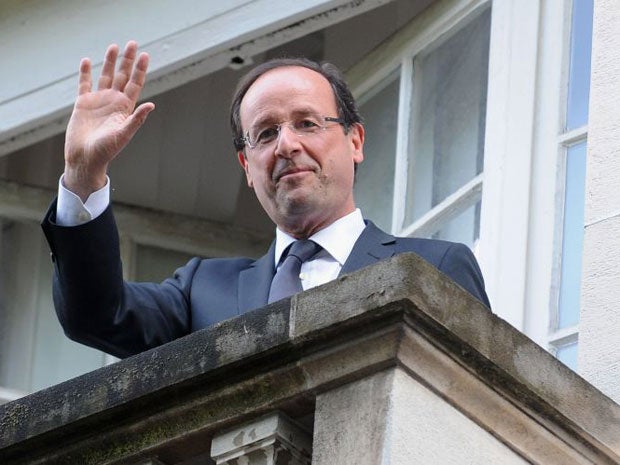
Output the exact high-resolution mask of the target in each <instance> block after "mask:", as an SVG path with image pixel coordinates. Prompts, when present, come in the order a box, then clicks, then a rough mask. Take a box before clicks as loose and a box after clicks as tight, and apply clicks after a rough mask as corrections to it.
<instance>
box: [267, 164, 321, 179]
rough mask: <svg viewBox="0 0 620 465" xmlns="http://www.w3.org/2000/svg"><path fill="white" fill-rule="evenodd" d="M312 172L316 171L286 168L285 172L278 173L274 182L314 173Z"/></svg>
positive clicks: (304, 168) (302, 168)
mask: <svg viewBox="0 0 620 465" xmlns="http://www.w3.org/2000/svg"><path fill="white" fill-rule="evenodd" d="M312 171H314V170H313V169H311V168H309V167H290V168H286V169H283V170H281V171H279V172H277V173H276V175H275V176H274V180H275V181H276V182H278V181H280V180H281V179H282V178H286V177H292V176H295V175H298V174H302V173H308V172H312Z"/></svg>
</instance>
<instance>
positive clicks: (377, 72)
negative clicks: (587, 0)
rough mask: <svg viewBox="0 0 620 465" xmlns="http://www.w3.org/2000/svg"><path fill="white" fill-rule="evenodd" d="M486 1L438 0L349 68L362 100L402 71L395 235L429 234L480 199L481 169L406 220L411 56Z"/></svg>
mask: <svg viewBox="0 0 620 465" xmlns="http://www.w3.org/2000/svg"><path fill="white" fill-rule="evenodd" d="M488 5H489V1H488V0H443V1H439V2H435V3H433V4H432V5H431V6H430V7H429V8H428V9H426V10H425V11H424V12H422V13H421V14H420V15H418V16H417V17H416V18H414V19H413V21H411V22H410V23H409V24H408V25H406V26H405V27H403V28H402V29H401V30H399V31H398V32H396V33H395V34H394V35H393V36H392V37H391V38H390V39H389V40H388V41H386V42H385V43H384V44H382V45H380V46H379V47H378V48H377V49H375V50H373V51H372V52H371V53H370V54H369V55H368V56H366V58H364V59H363V60H362V61H361V62H359V63H358V64H357V65H355V66H354V67H353V68H351V69H350V70H349V71H348V72H347V80H348V82H349V84H350V87H351V90H352V92H353V94H354V96H355V97H356V98H357V99H360V97H363V96H365V95H366V94H368V93H372V91H373V88H375V87H376V86H378V85H380V84H381V82H382V81H383V80H385V79H387V78H389V76H390V75H391V74H392V73H394V72H395V71H396V70H399V69H400V76H399V78H400V88H399V101H398V118H397V131H396V135H397V139H396V154H395V156H396V160H395V169H394V194H393V202H392V227H391V232H392V233H393V234H396V235H399V236H429V235H431V234H433V233H434V232H436V231H437V230H439V229H440V227H441V226H443V225H444V224H446V223H447V222H448V221H449V220H450V219H452V218H455V217H456V216H458V215H459V214H460V213H462V212H463V211H465V210H466V209H467V208H469V207H470V206H472V205H475V204H476V202H478V201H480V199H481V194H482V182H483V174H482V173H480V174H478V175H477V176H475V177H474V178H473V179H471V180H470V181H469V182H467V183H466V184H464V185H463V186H461V187H460V188H459V189H458V190H457V191H455V192H453V193H452V194H451V195H449V196H448V197H447V198H445V199H444V200H443V201H442V202H440V203H439V204H438V205H436V206H434V207H433V208H432V209H430V210H429V211H428V212H427V213H426V214H424V215H423V216H422V217H421V218H419V219H418V220H416V221H415V222H413V223H412V224H405V212H406V205H405V203H406V192H407V183H408V179H407V176H408V172H409V170H408V165H409V163H410V161H409V153H408V147H409V135H410V131H409V128H410V118H411V109H410V105H409V103H410V101H411V98H412V95H413V92H414V89H413V87H414V79H413V75H414V60H413V59H412V58H414V57H415V56H417V55H419V54H420V53H422V52H424V51H427V50H429V49H431V48H432V47H434V46H435V45H436V44H437V43H439V42H440V41H442V40H443V39H444V38H445V36H446V35H448V34H450V33H451V32H452V31H454V30H455V29H456V28H461V27H463V25H464V24H466V22H467V21H468V20H471V19H473V18H475V17H476V16H477V15H479V14H480V12H481V11H482V10H483V9H485V8H487V7H488Z"/></svg>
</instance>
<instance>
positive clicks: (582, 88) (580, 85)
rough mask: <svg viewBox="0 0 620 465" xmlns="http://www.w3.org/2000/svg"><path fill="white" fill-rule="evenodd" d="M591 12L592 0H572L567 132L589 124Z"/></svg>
mask: <svg viewBox="0 0 620 465" xmlns="http://www.w3.org/2000/svg"><path fill="white" fill-rule="evenodd" d="M592 10H593V0H573V14H572V26H571V49H570V71H569V78H568V108H567V115H566V127H567V129H575V128H578V127H581V126H583V125H585V124H587V122H588V101H589V96H590V60H591V57H592Z"/></svg>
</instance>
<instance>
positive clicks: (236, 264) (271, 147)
mask: <svg viewBox="0 0 620 465" xmlns="http://www.w3.org/2000/svg"><path fill="white" fill-rule="evenodd" d="M118 53H119V52H118V48H117V47H116V46H110V47H109V48H108V51H107V52H106V58H105V62H104V66H103V69H102V73H101V77H100V79H99V82H98V89H97V90H96V91H93V89H92V78H91V65H90V62H89V61H88V60H87V59H84V60H82V62H81V64H80V78H79V91H78V98H77V101H76V104H75V107H74V111H73V114H72V116H71V119H70V121H69V125H68V127H67V134H66V143H65V172H64V175H63V177H62V178H61V182H60V186H59V198H58V201H57V203H56V202H55V203H54V204H53V205H52V207H51V208H50V210H49V211H48V214H47V215H46V218H45V219H44V221H43V229H44V232H45V234H46V237H47V239H48V241H49V244H50V247H51V250H52V254H53V256H54V262H55V274H54V302H55V305H56V311H57V313H58V316H59V319H60V321H61V323H62V325H63V327H64V329H65V332H66V333H67V334H68V335H69V337H71V338H72V339H75V340H77V341H79V342H82V343H85V344H87V345H90V346H92V347H96V348H99V349H102V350H104V351H106V352H109V353H112V354H114V355H117V356H120V357H123V356H128V355H131V354H134V353H137V352H140V351H143V350H146V349H148V348H151V347H155V346H157V345H160V344H163V343H165V342H168V341H171V340H173V339H176V338H178V337H181V336H183V335H185V334H188V333H189V332H191V331H195V330H197V329H200V328H204V327H206V326H209V325H211V324H213V323H215V322H217V321H221V320H223V319H225V318H229V317H232V316H235V315H238V314H241V313H244V312H246V311H249V310H252V309H255V308H259V307H262V306H264V305H265V304H267V303H268V302H271V301H274V300H277V299H279V298H280V297H282V296H286V295H289V294H290V292H291V290H290V289H291V288H290V286H289V284H288V283H287V284H286V285H285V286H284V289H285V290H284V291H282V289H283V287H282V282H285V281H286V280H288V281H290V280H291V277H290V276H288V277H287V276H286V273H289V274H290V275H292V277H293V279H294V280H296V281H297V284H296V285H297V286H298V289H299V290H301V289H308V288H310V287H313V286H316V285H319V284H322V283H325V282H327V281H330V280H332V279H334V278H336V277H337V276H338V275H340V274H342V273H347V272H351V271H354V270H357V269H359V268H362V267H364V266H366V265H370V264H372V263H375V262H376V261H378V260H381V259H383V258H387V257H390V256H392V255H395V254H398V253H403V252H415V253H417V254H419V255H420V256H421V257H423V258H424V259H426V260H427V261H429V262H430V263H431V264H433V265H434V266H436V267H437V268H438V269H439V270H441V271H442V272H444V273H445V274H447V275H448V276H449V277H451V278H452V279H453V280H454V281H456V282H457V283H458V284H459V285H461V286H462V287H463V288H465V289H466V290H467V291H468V292H470V293H471V294H472V295H473V296H475V297H477V298H478V299H479V300H480V301H482V302H483V303H484V304H485V305H487V306H489V302H488V299H487V296H486V294H485V291H484V284H483V280H482V276H481V273H480V270H479V268H478V265H477V263H476V260H475V258H474V257H473V255H472V254H471V252H470V251H469V249H468V248H467V247H465V246H463V245H461V244H454V243H450V242H445V241H434V240H425V239H410V238H396V237H393V236H391V235H389V234H386V233H385V232H383V231H381V230H380V229H378V228H377V227H376V226H374V225H373V224H372V223H371V222H367V221H365V220H364V219H363V217H362V215H361V212H360V211H359V209H357V208H356V207H355V201H354V198H353V182H354V176H355V174H354V173H355V169H356V166H357V165H358V164H359V163H361V162H362V161H363V158H364V154H363V145H364V127H363V126H362V124H361V118H360V116H359V113H358V110H357V107H356V104H355V101H354V99H353V97H352V96H351V93H350V91H349V90H348V88H347V86H346V84H345V82H344V80H343V78H342V76H341V74H340V72H339V71H338V70H337V69H336V68H335V67H333V66H332V65H328V64H323V65H319V64H317V63H314V62H311V61H308V60H303V59H293V60H290V59H282V60H273V61H270V62H267V63H265V64H263V65H260V66H258V67H257V68H255V69H254V70H252V71H250V72H249V73H248V74H247V75H246V76H245V77H244V78H243V79H242V81H241V82H240V83H239V85H238V87H237V91H236V93H235V96H234V98H233V102H232V107H231V126H232V131H233V137H234V143H235V148H236V150H237V156H238V159H239V163H240V164H241V166H242V168H243V169H244V171H245V174H246V178H247V182H248V185H249V187H251V188H252V189H254V191H255V193H256V195H257V197H258V200H259V201H260V203H261V205H262V207H263V208H264V210H265V211H266V213H267V214H268V215H269V217H270V218H271V219H272V221H273V222H274V223H275V224H276V226H277V229H276V240H275V241H274V243H273V244H272V246H271V248H270V249H269V251H268V253H267V255H265V256H264V257H262V258H260V259H259V260H251V259H246V258H235V259H208V260H201V259H198V258H194V259H192V260H190V261H189V262H188V263H187V265H185V266H184V267H182V268H180V269H179V270H177V271H176V272H175V274H174V276H173V277H172V278H170V279H168V280H166V281H164V282H163V283H161V284H154V283H129V282H124V281H123V278H122V270H121V262H120V252H119V244H118V232H117V230H116V226H115V223H114V217H113V214H112V210H111V208H110V206H109V179H108V178H107V175H106V173H107V167H108V165H109V163H110V162H111V161H112V160H113V159H114V158H115V157H116V156H117V155H118V153H119V152H120V151H121V150H122V148H123V147H124V146H125V145H126V144H127V143H128V142H129V140H130V139H131V138H132V137H133V135H134V134H135V133H136V131H137V130H138V129H139V127H140V126H141V125H142V123H143V122H144V121H145V119H146V117H147V115H148V113H149V112H150V111H152V110H153V108H154V105H153V104H152V103H150V102H147V103H143V104H141V105H139V106H138V107H137V108H136V107H135V106H136V102H137V100H138V97H139V95H140V92H141V90H142V87H143V85H144V82H145V77H146V70H147V67H148V56H147V55H146V54H144V53H143V54H140V55H139V56H138V55H137V46H136V44H135V43H134V42H129V43H128V44H127V46H126V49H125V53H124V57H123V58H122V59H121V61H120V64H119V66H118V69H116V61H117V58H118ZM306 239H310V240H311V241H312V242H308V241H305V240H306ZM302 243H304V244H306V246H308V244H310V245H309V247H311V248H312V252H311V253H309V254H308V255H309V257H307V258H303V259H300V260H297V265H296V266H297V268H292V269H293V270H294V271H293V272H292V273H290V272H288V271H285V270H288V269H289V265H290V263H291V262H294V261H295V260H292V256H293V255H295V254H296V253H297V252H289V250H295V248H296V247H297V245H300V244H302ZM317 244H318V245H317ZM299 261H303V263H301V264H299ZM293 266H295V265H293ZM274 276H275V278H274ZM276 283H277V284H276ZM282 292H284V293H282ZM293 292H295V291H293Z"/></svg>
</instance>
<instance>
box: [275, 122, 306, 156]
mask: <svg viewBox="0 0 620 465" xmlns="http://www.w3.org/2000/svg"><path fill="white" fill-rule="evenodd" d="M300 137H301V136H300V135H299V134H297V133H296V132H295V131H294V130H293V128H292V127H291V125H290V124H282V125H281V126H280V130H279V131H278V139H277V140H276V150H275V154H276V155H277V156H280V157H285V158H287V157H290V156H292V155H294V154H295V153H296V152H298V151H300V150H301V143H300Z"/></svg>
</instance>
